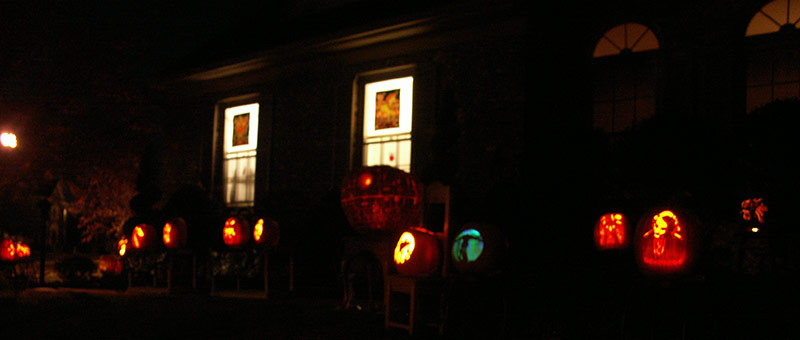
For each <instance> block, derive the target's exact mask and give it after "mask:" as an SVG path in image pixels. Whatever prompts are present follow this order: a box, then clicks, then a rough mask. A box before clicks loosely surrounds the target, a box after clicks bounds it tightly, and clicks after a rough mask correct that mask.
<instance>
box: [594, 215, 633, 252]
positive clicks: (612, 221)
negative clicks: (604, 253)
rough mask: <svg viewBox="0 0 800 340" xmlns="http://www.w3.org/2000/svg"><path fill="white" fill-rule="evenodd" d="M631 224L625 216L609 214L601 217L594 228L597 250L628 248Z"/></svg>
mask: <svg viewBox="0 0 800 340" xmlns="http://www.w3.org/2000/svg"><path fill="white" fill-rule="evenodd" d="M628 229H630V224H629V223H628V219H627V218H625V215H623V214H619V213H609V214H605V215H603V216H601V217H600V219H599V220H598V221H597V223H596V224H595V226H594V244H595V246H597V249H620V248H625V247H627V246H628V244H629V242H628V240H629V237H628V232H629V231H628Z"/></svg>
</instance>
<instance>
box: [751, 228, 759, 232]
mask: <svg viewBox="0 0 800 340" xmlns="http://www.w3.org/2000/svg"><path fill="white" fill-rule="evenodd" d="M758 230H759V229H758V227H752V228H750V231H752V232H754V233H757V232H758Z"/></svg>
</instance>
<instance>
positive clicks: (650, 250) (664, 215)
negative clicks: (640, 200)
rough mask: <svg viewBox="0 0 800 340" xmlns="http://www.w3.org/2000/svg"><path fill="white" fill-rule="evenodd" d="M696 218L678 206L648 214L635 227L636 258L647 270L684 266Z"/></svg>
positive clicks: (668, 270) (687, 259)
mask: <svg viewBox="0 0 800 340" xmlns="http://www.w3.org/2000/svg"><path fill="white" fill-rule="evenodd" d="M694 224H695V220H694V219H693V218H692V217H691V215H689V214H688V213H686V212H682V211H679V210H676V209H663V210H657V212H655V213H651V214H647V215H645V216H644V217H643V218H642V220H641V221H640V222H639V225H638V226H637V228H636V234H635V237H636V240H635V242H636V258H637V261H638V262H639V265H640V267H641V268H642V269H643V270H644V271H646V272H648V273H673V272H679V271H682V270H685V269H686V268H687V267H688V265H689V262H690V259H691V255H692V254H691V252H692V242H693V237H694V235H693V234H692V228H694Z"/></svg>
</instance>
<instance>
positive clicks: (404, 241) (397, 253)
mask: <svg viewBox="0 0 800 340" xmlns="http://www.w3.org/2000/svg"><path fill="white" fill-rule="evenodd" d="M439 253H440V246H439V238H438V237H436V235H435V234H433V233H432V232H430V231H428V230H425V229H422V228H411V229H408V230H406V231H405V232H403V234H401V235H400V238H399V239H398V240H397V245H396V246H395V248H394V263H395V267H396V268H397V272H398V273H400V274H403V275H408V276H417V277H425V276H430V275H432V274H434V273H436V271H437V270H438V269H439V262H440V261H439V259H440V255H439Z"/></svg>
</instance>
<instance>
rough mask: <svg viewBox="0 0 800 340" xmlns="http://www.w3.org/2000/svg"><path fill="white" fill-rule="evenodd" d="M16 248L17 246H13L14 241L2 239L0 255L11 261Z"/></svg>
mask: <svg viewBox="0 0 800 340" xmlns="http://www.w3.org/2000/svg"><path fill="white" fill-rule="evenodd" d="M16 250H17V248H16V247H15V246H14V241H12V240H9V239H5V240H3V248H2V251H0V257H2V259H3V260H5V261H13V260H14V254H15V253H16Z"/></svg>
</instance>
